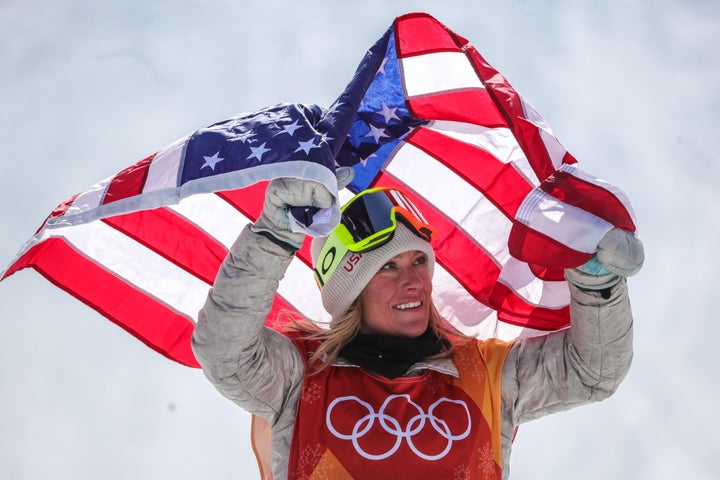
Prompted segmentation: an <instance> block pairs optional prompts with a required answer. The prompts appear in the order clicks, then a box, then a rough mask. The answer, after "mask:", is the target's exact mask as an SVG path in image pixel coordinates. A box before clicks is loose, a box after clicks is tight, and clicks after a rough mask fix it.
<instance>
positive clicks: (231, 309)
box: [192, 227, 304, 425]
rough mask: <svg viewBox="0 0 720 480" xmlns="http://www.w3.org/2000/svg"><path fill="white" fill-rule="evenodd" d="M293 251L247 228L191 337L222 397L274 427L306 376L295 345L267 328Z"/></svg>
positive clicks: (195, 349)
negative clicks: (274, 301) (273, 304)
mask: <svg viewBox="0 0 720 480" xmlns="http://www.w3.org/2000/svg"><path fill="white" fill-rule="evenodd" d="M293 256H294V252H292V251H291V250H288V249H287V248H283V247H282V246H281V245H280V244H278V243H276V242H273V241H271V240H270V239H268V238H267V237H266V236H263V235H262V234H258V233H254V232H252V231H251V230H250V228H249V227H245V229H244V230H243V231H242V233H241V234H240V237H239V238H238V240H237V241H236V242H235V244H234V245H233V246H232V248H231V249H230V253H229V254H228V256H227V258H226V259H225V261H224V262H223V264H222V266H221V268H220V271H219V272H218V275H217V278H216V279H215V283H214V285H213V288H212V289H211V290H210V293H209V295H208V298H207V301H206V302H205V306H204V307H203V309H202V310H201V311H200V315H199V319H198V323H197V325H196V327H195V332H194V334H193V337H192V347H193V351H194V352H195V356H196V358H197V360H198V362H199V363H200V365H201V366H202V368H203V371H204V373H205V376H206V377H207V378H208V379H209V380H210V382H211V383H212V384H213V385H214V386H215V388H217V389H218V391H220V393H222V394H223V395H224V396H226V397H227V398H229V399H230V400H232V401H233V402H235V403H237V404H238V405H240V406H241V407H242V408H244V409H245V410H247V411H249V412H251V413H254V414H256V415H258V416H260V417H263V418H265V419H266V420H268V421H269V422H270V424H271V425H272V424H274V423H275V421H276V420H277V418H278V417H279V416H280V414H281V413H282V411H283V409H284V408H285V407H286V406H287V405H286V403H287V401H288V400H289V399H292V398H296V397H297V395H295V393H296V391H297V389H299V388H300V385H301V383H302V377H303V372H304V367H303V362H302V359H301V357H300V354H299V352H298V350H297V349H296V348H295V346H294V345H293V344H292V342H291V341H290V340H289V339H288V338H287V337H285V336H283V335H282V334H280V333H278V332H276V331H274V330H272V329H270V328H267V327H265V320H266V318H267V316H268V313H269V312H270V309H271V307H272V303H273V298H274V296H275V292H276V291H277V288H278V285H279V282H280V279H282V277H283V275H284V274H285V270H286V269H287V267H288V265H289V264H290V262H291V261H292V259H293Z"/></svg>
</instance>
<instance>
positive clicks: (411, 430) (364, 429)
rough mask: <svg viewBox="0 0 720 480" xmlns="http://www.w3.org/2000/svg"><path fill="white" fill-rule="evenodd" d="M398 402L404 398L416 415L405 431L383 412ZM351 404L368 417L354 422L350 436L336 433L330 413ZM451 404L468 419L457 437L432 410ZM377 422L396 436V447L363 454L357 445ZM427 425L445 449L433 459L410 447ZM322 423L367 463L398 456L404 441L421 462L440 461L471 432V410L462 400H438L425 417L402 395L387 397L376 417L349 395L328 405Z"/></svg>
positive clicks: (417, 406) (370, 407) (367, 406)
mask: <svg viewBox="0 0 720 480" xmlns="http://www.w3.org/2000/svg"><path fill="white" fill-rule="evenodd" d="M397 398H404V399H405V401H406V402H407V403H408V404H409V405H410V406H412V407H413V408H414V409H415V410H416V411H417V415H415V416H414V417H412V418H411V419H410V420H408V422H407V424H406V425H405V428H403V427H402V426H401V425H400V422H399V421H398V420H397V419H395V418H394V417H392V416H390V415H388V414H387V413H385V409H386V408H387V407H388V405H389V404H390V402H391V401H393V400H395V399H397ZM350 401H354V402H357V403H358V404H360V405H361V406H362V407H363V408H364V409H366V410H367V412H368V413H367V415H365V416H363V417H362V418H360V419H359V420H358V421H357V422H355V425H354V426H353V429H352V432H351V433H349V434H346V433H341V432H339V431H338V430H337V429H336V428H335V426H334V425H333V423H332V420H331V415H332V412H333V409H334V408H335V407H336V406H338V405H340V404H341V403H344V402H350ZM446 402H447V403H454V404H456V405H460V406H461V407H463V409H464V410H465V415H466V416H467V428H466V429H465V431H464V432H461V433H459V434H453V433H452V431H451V429H450V426H449V425H448V423H447V422H446V421H445V420H443V419H442V418H438V417H436V416H435V414H434V413H433V412H434V411H435V409H436V408H437V407H438V406H439V405H441V404H443V403H446ZM376 420H377V422H378V424H379V425H380V427H382V429H383V430H384V431H385V432H386V433H388V434H390V435H395V443H394V444H393V446H392V447H390V449H388V451H386V452H385V453H381V454H377V455H375V454H371V453H368V452H366V451H365V450H364V449H363V448H362V447H361V446H360V443H359V440H360V439H361V438H362V437H364V436H365V435H366V434H367V433H368V432H369V431H370V429H371V428H373V426H374V425H375V421H376ZM426 422H429V423H430V425H431V426H432V428H433V430H435V432H437V433H438V434H439V435H440V436H441V437H443V438H444V439H445V440H446V441H447V444H446V445H445V448H444V449H443V450H442V451H441V452H440V453H438V454H435V455H432V454H426V453H424V452H421V451H420V449H419V448H417V446H416V445H415V444H414V443H413V437H414V436H415V435H417V434H418V433H420V432H421V431H422V430H423V428H425V424H426ZM325 423H326V424H327V427H328V430H330V433H332V434H333V435H335V436H336V437H337V438H339V439H341V440H350V441H351V442H352V444H353V447H354V448H355V451H356V452H357V453H358V454H359V455H361V456H362V457H363V458H366V459H368V460H384V459H386V458H388V457H390V456H392V455H393V454H394V453H395V452H397V450H398V448H400V445H402V441H403V439H405V440H406V441H407V444H408V447H410V450H412V451H413V453H415V455H417V456H418V457H420V458H422V459H424V460H440V459H441V458H444V457H445V456H446V455H447V454H448V453H449V452H450V450H451V449H452V446H453V442H455V441H458V440H462V439H464V438H466V437H467V436H468V435H470V430H471V429H472V419H471V417H470V409H469V408H468V406H467V404H466V403H465V402H464V401H462V400H451V399H449V398H445V397H442V398H440V399H439V400H437V401H436V402H435V403H433V404H432V405H430V408H429V409H428V411H427V413H425V412H424V411H423V409H422V407H421V406H420V405H418V404H417V403H415V402H413V401H412V400H411V399H410V395H407V394H404V395H390V396H389V397H387V398H386V399H385V401H384V402H383V404H382V406H381V407H380V410H379V411H378V412H377V413H376V412H375V409H374V408H373V407H372V405H370V404H369V403H367V402H365V401H363V400H360V399H359V398H358V397H356V396H354V395H349V396H345V397H338V398H336V399H335V400H333V401H332V402H330V405H328V409H327V413H326V414H325Z"/></svg>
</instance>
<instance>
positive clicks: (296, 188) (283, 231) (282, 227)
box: [250, 167, 355, 249]
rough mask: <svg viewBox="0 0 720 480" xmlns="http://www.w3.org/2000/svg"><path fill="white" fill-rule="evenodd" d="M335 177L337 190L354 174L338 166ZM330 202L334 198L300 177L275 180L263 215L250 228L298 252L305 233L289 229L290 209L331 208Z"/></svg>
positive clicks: (264, 206) (314, 183)
mask: <svg viewBox="0 0 720 480" xmlns="http://www.w3.org/2000/svg"><path fill="white" fill-rule="evenodd" d="M335 176H336V177H337V179H338V190H340V189H342V188H345V186H346V185H347V184H349V183H350V182H351V181H352V179H353V177H354V176H355V171H354V170H353V169H352V168H350V167H339V168H338V169H337V170H336V172H335ZM333 200H334V198H333V195H332V194H331V193H330V192H329V191H328V189H327V188H325V186H324V185H322V184H320V183H317V182H313V181H311V180H301V179H299V178H276V179H274V180H272V181H271V182H270V184H269V185H268V186H267V189H266V190H265V203H264V204H263V210H262V214H261V215H260V218H258V219H257V221H256V222H255V224H253V225H252V226H251V227H250V229H251V230H252V231H253V232H256V233H264V234H270V235H272V237H274V238H275V239H276V240H279V241H280V242H282V243H284V244H286V245H288V246H290V247H292V248H293V249H298V248H300V247H301V246H302V243H303V240H304V239H305V233H302V232H294V231H293V230H292V227H291V226H290V218H289V216H288V215H289V213H288V212H289V209H290V208H292V207H317V208H330V207H332V205H333Z"/></svg>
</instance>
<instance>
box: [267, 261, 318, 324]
mask: <svg viewBox="0 0 720 480" xmlns="http://www.w3.org/2000/svg"><path fill="white" fill-rule="evenodd" d="M278 293H279V294H280V296H282V297H283V298H284V299H285V300H286V301H287V302H289V303H290V304H291V305H292V306H293V307H295V308H296V309H297V310H298V311H300V313H302V314H303V315H305V316H306V317H307V318H309V319H311V320H313V321H315V322H319V323H323V322H329V321H330V315H329V314H328V313H327V312H326V311H325V309H324V308H323V305H322V299H321V297H320V289H319V288H318V286H317V284H316V283H315V278H314V277H313V273H312V269H310V268H309V267H308V266H307V265H306V264H305V263H303V261H302V260H300V259H299V258H297V257H295V258H294V259H293V261H292V262H290V266H289V267H288V269H287V271H286V272H285V277H284V278H283V280H282V282H280V287H279V288H278Z"/></svg>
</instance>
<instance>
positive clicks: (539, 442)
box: [0, 0, 720, 480]
mask: <svg viewBox="0 0 720 480" xmlns="http://www.w3.org/2000/svg"><path fill="white" fill-rule="evenodd" d="M244 3H245V4H247V5H252V6H243V4H244ZM259 3H260V2H252V3H251V2H239V1H230V0H227V1H212V0H156V1H153V2H147V1H145V0H124V1H94V2H91V1H81V0H54V1H53V2H47V1H39V0H25V1H20V0H0V141H1V142H2V143H1V144H2V156H1V157H0V164H1V165H2V175H0V215H1V217H0V218H2V224H3V225H2V236H0V269H2V268H4V267H5V266H7V265H8V264H9V263H10V261H11V260H12V258H13V257H14V255H15V253H16V252H17V251H18V249H19V248H20V246H21V245H22V243H23V242H24V241H25V240H27V239H28V238H29V237H30V236H31V235H32V233H33V232H34V231H35V229H36V228H37V227H38V226H39V225H40V223H41V222H42V220H43V219H44V218H45V216H46V215H47V214H48V213H49V212H50V211H51V210H52V209H53V208H54V207H55V206H56V205H57V204H58V203H59V202H60V201H62V200H64V199H65V198H67V197H69V196H70V195H72V194H74V193H76V192H79V191H82V190H84V189H86V188H87V187H89V186H90V185H92V184H94V183H95V182H97V181H98V180H100V179H102V178H105V177H107V176H109V175H111V174H113V173H115V172H117V171H119V170H121V169H122V168H124V167H126V166H128V165H130V164H132V163H134V162H136V161H137V160H139V159H141V158H144V157H145V156H146V155H148V154H149V153H151V152H153V151H155V150H157V149H158V148H160V147H163V146H165V145H167V144H169V143H171V142H172V141H174V140H176V139H177V138H179V137H180V136H182V135H184V134H185V133H188V132H189V131H192V130H195V129H197V128H200V127H203V126H206V125H208V124H210V123H213V122H215V121H219V120H222V119H225V118H228V117H230V116H232V115H234V114H236V113H239V112H242V111H248V110H255V109H257V108H260V107H264V106H267V105H272V104H275V103H278V102H283V101H293V102H306V103H318V104H321V105H327V104H328V103H329V102H330V101H332V100H333V99H334V98H335V97H336V96H337V95H338V94H339V93H340V92H341V91H342V89H343V88H344V86H345V84H346V83H347V82H348V81H349V80H350V78H351V76H352V74H353V72H354V70H355V67H356V65H357V62H358V61H359V60H360V58H361V57H362V55H363V54H364V52H365V50H366V49H367V48H369V47H370V46H371V45H372V43H373V42H374V41H375V40H376V39H377V38H378V37H379V36H380V35H381V34H382V33H383V32H384V31H385V29H386V28H387V27H388V26H389V25H390V23H391V22H392V20H393V18H394V17H395V16H396V15H399V14H402V13H407V12H410V11H428V12H429V13H432V14H433V15H435V16H436V17H437V18H438V19H439V20H440V21H442V22H444V23H445V24H446V25H448V26H449V27H450V28H452V29H454V30H455V31H456V32H458V33H460V34H461V35H463V36H465V37H467V38H469V39H470V40H471V41H473V43H474V44H475V45H476V46H477V48H478V49H479V51H480V52H481V53H482V54H483V55H484V56H485V57H486V58H487V59H488V61H489V62H490V63H492V64H493V65H494V66H495V67H496V68H498V69H499V70H500V71H501V72H502V73H503V74H504V75H505V76H506V77H507V78H508V79H509V80H510V82H511V83H512V84H513V85H514V86H515V87H516V89H518V90H519V91H521V92H522V93H523V94H524V96H525V97H526V98H527V99H528V100H529V101H530V102H531V103H532V104H533V105H535V107H536V108H537V109H538V110H539V111H540V112H541V113H542V114H543V116H544V117H545V119H546V120H547V121H548V122H549V123H550V125H551V126H552V128H553V130H554V131H555V133H556V134H557V136H558V137H559V138H560V140H561V141H562V142H563V143H564V144H565V146H566V147H567V148H568V150H570V152H571V153H573V154H574V155H575V157H576V158H578V159H579V160H580V162H581V165H582V167H583V168H584V169H585V170H586V171H589V172H591V173H593V174H596V175H598V176H600V177H603V178H605V179H607V180H609V181H611V182H613V183H615V184H617V185H619V186H620V187H621V188H622V189H623V190H624V191H625V192H626V193H627V194H628V195H629V197H630V198H631V200H632V201H633V204H634V206H635V210H636V213H637V216H638V220H639V224H640V232H641V237H642V238H643V240H644V242H645V245H646V254H647V263H646V266H645V268H644V270H643V271H642V272H641V273H640V274H639V275H638V276H637V277H635V278H633V279H632V280H631V281H630V288H631V296H632V299H633V306H634V312H635V319H636V331H635V335H636V337H635V339H636V340H635V346H636V354H635V355H636V356H635V362H634V365H633V368H632V370H631V372H630V374H629V376H628V377H627V379H626V381H625V383H624V384H623V385H622V386H621V388H620V390H619V392H618V393H617V394H616V395H615V396H614V397H612V398H611V399H609V400H607V401H605V402H602V403H599V404H595V405H591V406H586V407H582V408H578V409H576V410H573V411H570V412H566V413H561V414H557V415H554V416H551V417H547V418H545V419H541V420H538V421H535V422H532V423H530V424H527V425H526V426H523V427H522V428H521V430H520V432H519V434H518V438H517V440H516V442H515V449H514V452H513V457H512V463H511V466H512V471H513V478H518V479H523V478H532V479H553V480H557V479H565V478H567V479H576V478H584V479H591V480H593V479H606V478H634V479H648V480H650V479H652V480H657V479H674V478H692V479H696V480H704V479H714V478H720V460H719V458H720V442H718V441H717V439H716V438H715V437H716V435H715V431H716V430H717V429H718V427H720V413H718V412H719V411H720V409H719V408H718V405H719V404H720V388H719V386H718V378H720V375H719V373H720V367H718V365H720V348H718V345H717V342H718V336H719V335H718V333H720V328H719V326H718V325H719V323H720V320H719V319H718V315H717V313H716V309H711V305H712V300H713V298H714V297H713V296H711V295H713V294H715V290H716V288H714V284H713V281H714V277H715V275H716V271H717V269H718V268H719V267H720V263H719V262H718V258H717V256H716V255H715V251H716V249H717V243H718V237H719V236H720V214H718V212H717V208H718V205H720V189H718V186H717V183H718V180H720V161H718V159H717V158H716V157H715V156H714V153H715V148H713V147H714V146H713V145H712V144H711V142H713V141H716V140H717V139H718V138H720V121H719V119H718V113H720V93H719V92H720V89H719V88H718V85H720V62H719V61H718V59H719V58H720V57H718V55H717V50H716V49H717V45H720V4H719V3H718V2H716V1H712V0H706V1H702V0H676V1H673V0H657V1H654V2H645V1H641V0H626V1H624V2H613V3H612V6H602V3H601V2H592V3H591V2H574V1H572V0H538V1H533V2H531V1H529V0H526V1H522V0H513V1H510V0H504V1H501V0H489V1H485V2H475V1H471V0H465V1H452V0H443V1H442V2H439V1H436V2H431V1H394V2H389V1H387V0H385V1H382V0H366V1H363V2H329V1H328V2H322V1H319V0H305V1H303V2H298V1H290V0H273V1H271V2H263V5H259ZM585 3H587V4H592V5H593V6H584V4H585ZM605 3H608V4H609V3H611V2H605ZM0 326H1V328H2V329H1V330H0V331H1V332H2V340H3V341H2V343H3V347H2V348H1V349H0V478H6V479H20V480H30V479H32V480H35V479H38V480H39V479H43V480H44V479H47V478H53V479H57V480H64V479H73V480H84V479H98V478H103V479H106V480H113V479H127V478H133V479H163V478H173V479H176V480H180V479H193V480H194V479H198V478H237V479H245V478H251V479H254V478H257V475H256V473H255V472H256V469H255V465H254V460H253V458H252V455H251V451H250V448H249V443H248V417H247V415H246V414H244V413H243V412H242V411H241V410H240V409H239V408H238V407H235V406H234V405H233V404H231V403H230V402H228V401H227V400H225V399H223V398H222V397H220V395H219V394H217V393H216V392H215V391H214V389H213V388H212V387H211V386H210V384H209V383H207V382H206V381H205V379H204V377H203V376H202V374H201V372H200V371H198V370H194V369H189V368H186V367H182V366H180V365H176V364H174V363H172V362H171V361H169V360H167V359H165V358H164V357H162V356H160V355H158V354H156V353H155V352H153V351H151V350H150V349H148V348H147V347H145V346H144V345H142V344H141V343H140V342H138V341H137V340H136V339H134V338H133V337H131V336H130V335H128V334H127V333H125V332H124V331H122V330H120V329H119V328H118V327H116V326H115V325H113V324H112V323H110V322H109V321H107V320H105V319H104V318H102V317H101V316H100V315H99V314H97V313H95V312H94V311H92V310H90V309H89V308H87V307H85V306H84V305H82V304H80V303H79V302H77V301H75V300H73V299H72V298H71V297H70V296H69V295H67V294H65V293H64V292H62V291H60V290H59V289H57V288H56V287H54V286H52V285H51V284H50V283H49V282H47V281H46V280H44V279H43V278H42V277H41V276H40V275H38V274H37V273H36V272H34V271H31V270H26V271H23V272H20V273H18V274H16V275H15V276H13V277H11V278H10V279H8V280H6V281H4V282H3V283H2V284H0Z"/></svg>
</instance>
